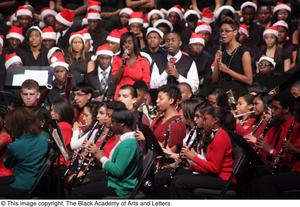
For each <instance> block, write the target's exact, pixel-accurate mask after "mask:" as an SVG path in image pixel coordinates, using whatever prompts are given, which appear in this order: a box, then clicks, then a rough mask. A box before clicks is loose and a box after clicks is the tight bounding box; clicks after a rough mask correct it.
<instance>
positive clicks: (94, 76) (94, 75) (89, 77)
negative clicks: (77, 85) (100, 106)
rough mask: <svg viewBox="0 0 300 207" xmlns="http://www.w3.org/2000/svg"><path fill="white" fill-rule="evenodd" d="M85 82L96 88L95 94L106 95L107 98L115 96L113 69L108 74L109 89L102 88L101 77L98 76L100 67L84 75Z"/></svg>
mask: <svg viewBox="0 0 300 207" xmlns="http://www.w3.org/2000/svg"><path fill="white" fill-rule="evenodd" d="M84 82H85V83H86V84H88V85H89V86H91V87H92V88H93V89H94V96H95V97H97V96H101V95H105V96H106V97H107V98H113V97H114V94H115V90H116V85H115V84H114V83H113V80H112V74H111V71H110V73H109V75H108V79H107V86H108V87H107V90H105V88H102V86H101V84H100V81H99V77H98V67H96V70H94V71H92V72H90V73H88V74H86V75H85V77H84Z"/></svg>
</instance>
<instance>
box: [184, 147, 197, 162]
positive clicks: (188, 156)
mask: <svg viewBox="0 0 300 207" xmlns="http://www.w3.org/2000/svg"><path fill="white" fill-rule="evenodd" d="M180 155H182V156H183V157H184V158H186V159H189V160H192V159H193V158H194V157H195V156H196V155H197V153H196V152H195V151H194V150H189V148H188V147H187V146H186V145H184V146H183V147H182V149H181V152H180Z"/></svg>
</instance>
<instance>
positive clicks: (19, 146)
mask: <svg viewBox="0 0 300 207" xmlns="http://www.w3.org/2000/svg"><path fill="white" fill-rule="evenodd" d="M47 152H48V137H47V135H46V134H45V133H41V134H39V135H38V136H33V135H30V134H26V135H23V136H21V137H19V138H17V139H16V140H14V141H13V142H12V143H11V144H9V145H8V146H7V156H6V158H5V160H4V165H5V166H6V168H13V170H14V178H15V179H14V181H13V182H12V183H11V184H10V186H11V187H13V188H16V189H20V190H29V189H30V188H31V187H32V185H33V183H34V181H35V180H36V178H37V175H38V173H39V172H40V170H41V168H42V166H43V164H44V163H45V161H46V156H47Z"/></svg>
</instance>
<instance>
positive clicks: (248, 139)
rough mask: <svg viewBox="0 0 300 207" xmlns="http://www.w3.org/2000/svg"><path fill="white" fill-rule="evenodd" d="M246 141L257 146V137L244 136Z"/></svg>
mask: <svg viewBox="0 0 300 207" xmlns="http://www.w3.org/2000/svg"><path fill="white" fill-rule="evenodd" d="M244 139H245V140H246V141H247V142H250V143H253V144H256V140H257V139H256V137H255V136H253V135H252V134H247V135H245V136H244Z"/></svg>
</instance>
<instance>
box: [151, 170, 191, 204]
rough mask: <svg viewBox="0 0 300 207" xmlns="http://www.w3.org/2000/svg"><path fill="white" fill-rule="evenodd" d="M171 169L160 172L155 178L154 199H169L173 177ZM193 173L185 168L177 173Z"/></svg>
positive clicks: (152, 195)
mask: <svg viewBox="0 0 300 207" xmlns="http://www.w3.org/2000/svg"><path fill="white" fill-rule="evenodd" d="M170 173H171V169H164V170H161V171H158V172H157V173H156V174H155V178H154V189H153V191H152V193H151V197H152V198H161V199H166V198H169V197H170V195H169V187H170V184H171V180H172V179H171V177H170ZM190 173H191V172H190V171H188V170H185V169H183V168H179V169H178V170H177V171H176V175H184V174H190Z"/></svg>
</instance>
